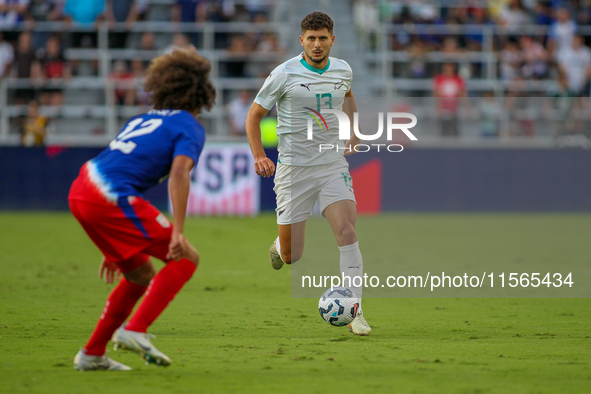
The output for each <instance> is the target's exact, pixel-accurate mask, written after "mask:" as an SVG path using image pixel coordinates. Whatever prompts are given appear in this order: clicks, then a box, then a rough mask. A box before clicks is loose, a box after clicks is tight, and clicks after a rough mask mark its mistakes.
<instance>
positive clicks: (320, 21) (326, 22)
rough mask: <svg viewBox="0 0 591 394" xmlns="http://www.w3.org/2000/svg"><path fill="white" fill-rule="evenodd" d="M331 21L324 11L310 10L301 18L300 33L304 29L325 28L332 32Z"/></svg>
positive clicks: (304, 30)
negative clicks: (309, 12) (310, 11)
mask: <svg viewBox="0 0 591 394" xmlns="http://www.w3.org/2000/svg"><path fill="white" fill-rule="evenodd" d="M333 26H334V24H333V22H332V19H330V16H328V15H326V14H325V13H324V12H312V13H311V14H308V15H306V16H305V17H304V19H302V35H304V33H305V32H306V30H314V31H316V30H322V29H324V28H326V29H327V30H328V32H329V33H330V34H332V29H333Z"/></svg>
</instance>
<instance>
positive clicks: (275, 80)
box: [254, 67, 287, 110]
mask: <svg viewBox="0 0 591 394" xmlns="http://www.w3.org/2000/svg"><path fill="white" fill-rule="evenodd" d="M286 81H287V74H286V73H285V72H284V71H283V70H282V67H281V69H280V67H277V68H276V69H275V70H273V71H272V72H271V74H269V76H268V77H267V79H266V80H265V83H264V84H263V87H262V88H261V90H259V93H258V94H257V96H256V98H255V99H254V102H255V103H257V104H259V105H260V106H261V107H263V108H265V109H266V110H270V109H271V108H273V106H274V105H275V104H276V103H277V101H279V99H280V98H281V96H282V95H283V93H284V88H285V82H286Z"/></svg>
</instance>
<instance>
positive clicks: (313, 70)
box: [300, 56, 330, 74]
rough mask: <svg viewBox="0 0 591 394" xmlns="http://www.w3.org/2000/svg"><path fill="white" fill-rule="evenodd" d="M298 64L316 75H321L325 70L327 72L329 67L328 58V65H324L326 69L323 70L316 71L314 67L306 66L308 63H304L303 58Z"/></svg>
mask: <svg viewBox="0 0 591 394" xmlns="http://www.w3.org/2000/svg"><path fill="white" fill-rule="evenodd" d="M300 63H302V66H304V67H306V68H307V69H308V70H310V71H312V72H315V73H318V74H322V73H323V72H325V71H326V70H328V68H329V67H330V58H329V59H328V63H326V67H324V68H323V69H318V68H315V67H312V66H310V65H309V64H308V62H307V61H306V59H304V57H303V56H302V58H301V59H300Z"/></svg>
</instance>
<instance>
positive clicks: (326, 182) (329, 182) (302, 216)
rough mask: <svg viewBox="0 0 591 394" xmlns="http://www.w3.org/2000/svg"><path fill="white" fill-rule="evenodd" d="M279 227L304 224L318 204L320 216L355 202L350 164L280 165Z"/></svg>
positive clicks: (277, 182)
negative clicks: (331, 208)
mask: <svg viewBox="0 0 591 394" xmlns="http://www.w3.org/2000/svg"><path fill="white" fill-rule="evenodd" d="M273 190H275V193H276V194H277V209H276V210H275V211H276V212H277V224H293V223H298V222H302V221H304V220H306V219H308V218H309V217H310V215H312V210H313V209H314V204H315V203H316V201H318V206H319V207H320V212H324V210H325V209H326V207H328V206H329V205H330V204H333V203H335V202H337V201H341V200H352V201H354V202H355V193H354V192H353V179H352V178H351V175H350V174H349V163H348V162H347V160H345V158H344V157H343V158H341V159H339V160H338V161H335V162H334V163H329V164H322V165H317V166H309V167H306V166H289V165H285V164H277V171H276V173H275V187H274V189H273Z"/></svg>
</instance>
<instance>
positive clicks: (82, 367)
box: [74, 350, 131, 371]
mask: <svg viewBox="0 0 591 394" xmlns="http://www.w3.org/2000/svg"><path fill="white" fill-rule="evenodd" d="M74 369H77V370H78V371H101V370H102V371H131V368H130V367H128V366H127V365H125V364H121V363H119V362H117V361H115V360H111V359H110V358H109V357H107V355H102V356H89V355H87V354H86V353H84V351H82V350H80V351H79V352H78V354H76V357H74Z"/></svg>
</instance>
